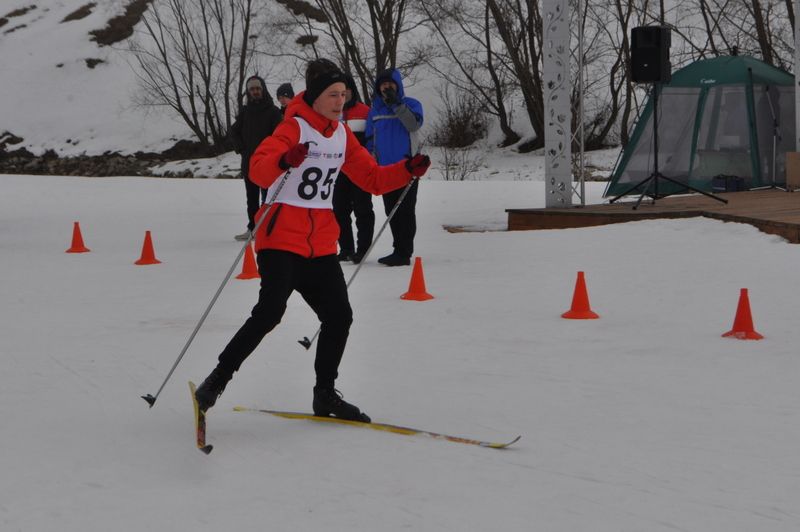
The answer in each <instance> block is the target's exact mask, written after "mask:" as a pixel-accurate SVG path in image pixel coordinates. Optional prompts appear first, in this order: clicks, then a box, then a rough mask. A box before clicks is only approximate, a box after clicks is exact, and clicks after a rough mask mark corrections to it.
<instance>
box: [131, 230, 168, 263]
mask: <svg viewBox="0 0 800 532" xmlns="http://www.w3.org/2000/svg"><path fill="white" fill-rule="evenodd" d="M134 264H138V265H139V266H144V265H146V264H161V261H160V260H158V259H157V258H156V252H155V251H154V250H153V238H152V237H151V236H150V231H145V233H144V244H143V245H142V257H141V258H140V259H139V260H137V261H136V262H134Z"/></svg>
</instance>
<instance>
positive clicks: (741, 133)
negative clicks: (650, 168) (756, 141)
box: [692, 86, 753, 180]
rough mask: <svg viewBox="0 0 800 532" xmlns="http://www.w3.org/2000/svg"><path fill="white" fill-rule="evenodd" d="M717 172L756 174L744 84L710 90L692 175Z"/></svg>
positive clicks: (707, 175)
mask: <svg viewBox="0 0 800 532" xmlns="http://www.w3.org/2000/svg"><path fill="white" fill-rule="evenodd" d="M718 175H731V176H738V177H742V178H747V179H750V178H752V177H753V171H752V165H751V159H750V130H749V127H748V123H747V97H746V94H745V87H744V86H719V87H713V88H711V89H710V90H709V91H708V97H707V98H706V105H705V108H704V109H703V118H702V121H701V123H700V131H699V135H698V138H697V153H696V159H695V162H694V165H693V168H692V179H693V180H694V179H703V180H707V179H709V178H713V177H715V176H718Z"/></svg>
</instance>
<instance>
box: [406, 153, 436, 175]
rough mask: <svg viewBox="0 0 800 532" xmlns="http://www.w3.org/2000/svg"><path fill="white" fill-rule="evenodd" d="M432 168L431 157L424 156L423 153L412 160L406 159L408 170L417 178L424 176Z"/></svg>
mask: <svg viewBox="0 0 800 532" xmlns="http://www.w3.org/2000/svg"><path fill="white" fill-rule="evenodd" d="M430 166H431V159H430V157H428V156H427V155H422V154H421V153H418V154H416V155H415V156H413V157H412V158H410V159H406V170H408V171H409V173H410V174H411V175H412V176H414V177H416V178H420V177H422V176H424V175H425V172H427V171H428V168H429V167H430Z"/></svg>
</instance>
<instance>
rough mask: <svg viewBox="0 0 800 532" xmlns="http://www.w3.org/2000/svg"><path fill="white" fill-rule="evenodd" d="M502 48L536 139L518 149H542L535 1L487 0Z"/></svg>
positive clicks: (539, 29)
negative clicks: (503, 47)
mask: <svg viewBox="0 0 800 532" xmlns="http://www.w3.org/2000/svg"><path fill="white" fill-rule="evenodd" d="M486 5H487V7H488V9H489V13H491V16H492V20H493V23H494V24H495V27H496V28H497V32H498V34H499V35H500V39H501V40H502V42H503V44H504V45H505V53H506V55H507V57H508V61H509V66H510V68H511V69H512V71H513V73H514V76H515V77H516V79H517V81H518V82H519V88H520V91H521V93H522V99H523V101H524V102H525V110H526V111H527V113H528V119H529V121H530V124H531V127H532V128H533V132H534V134H535V135H536V138H535V139H534V140H533V141H532V142H530V143H528V144H527V145H526V146H525V147H521V148H520V149H522V150H523V151H524V150H533V149H536V148H540V147H542V146H544V101H543V90H542V76H541V71H542V66H541V65H542V40H543V34H542V31H543V30H542V16H541V12H540V11H539V3H538V1H537V0H486Z"/></svg>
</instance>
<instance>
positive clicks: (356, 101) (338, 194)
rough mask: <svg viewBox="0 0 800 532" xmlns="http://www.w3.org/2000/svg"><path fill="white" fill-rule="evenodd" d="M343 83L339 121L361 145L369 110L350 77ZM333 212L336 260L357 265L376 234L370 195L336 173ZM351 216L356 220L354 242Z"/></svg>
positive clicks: (363, 141) (348, 75)
mask: <svg viewBox="0 0 800 532" xmlns="http://www.w3.org/2000/svg"><path fill="white" fill-rule="evenodd" d="M344 84H345V86H346V87H347V97H346V101H345V104H344V108H343V109H342V122H344V123H345V124H347V126H348V127H349V128H350V130H351V131H352V132H353V134H355V136H356V138H357V139H358V141H359V142H360V143H361V144H362V145H363V144H364V143H365V139H364V130H365V128H366V124H367V115H368V114H369V107H367V106H366V105H365V104H364V103H362V101H361V95H360V94H359V93H358V87H356V82H355V80H354V79H353V76H351V75H350V74H345V81H344ZM333 212H334V214H336V221H337V222H338V223H339V260H340V261H347V260H352V261H353V262H354V263H356V264H358V263H359V262H361V259H363V258H364V255H365V254H366V253H367V250H368V249H369V247H370V246H371V245H372V234H373V232H374V231H375V211H374V210H372V194H370V193H369V192H365V191H363V190H361V189H360V188H359V187H358V186H357V185H356V184H354V183H353V182H352V181H350V178H348V177H347V176H346V175H344V174H339V178H338V179H337V180H336V186H335V187H334V189H333ZM351 214H355V217H356V239H355V241H353V227H352V225H353V224H352V222H351V220H350V215H351Z"/></svg>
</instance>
